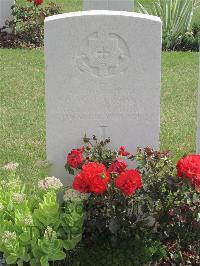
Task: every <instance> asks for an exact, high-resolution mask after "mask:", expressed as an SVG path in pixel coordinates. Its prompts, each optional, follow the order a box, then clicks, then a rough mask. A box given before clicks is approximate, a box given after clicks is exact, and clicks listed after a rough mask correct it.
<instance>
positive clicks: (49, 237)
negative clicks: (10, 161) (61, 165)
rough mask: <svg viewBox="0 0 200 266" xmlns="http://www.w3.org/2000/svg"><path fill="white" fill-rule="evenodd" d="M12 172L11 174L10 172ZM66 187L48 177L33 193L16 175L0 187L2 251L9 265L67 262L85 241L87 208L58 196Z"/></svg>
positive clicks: (12, 175) (79, 201) (8, 178)
mask: <svg viewBox="0 0 200 266" xmlns="http://www.w3.org/2000/svg"><path fill="white" fill-rule="evenodd" d="M8 171H10V170H8ZM61 188H62V183H61V182H60V181H59V180H58V179H57V178H55V177H48V178H46V179H45V180H41V181H39V183H38V188H35V189H34V190H30V189H29V188H28V187H27V186H25V185H23V184H22V182H21V181H20V179H19V178H18V177H17V176H16V174H15V172H13V171H10V174H9V175H8V177H7V179H4V180H3V181H1V183H0V251H1V252H3V253H4V257H5V259H6V262H7V264H17V265H23V263H25V262H27V263H30V265H37V266H39V265H41V266H47V265H49V262H50V261H53V262H54V261H58V260H64V259H65V257H66V253H67V252H68V251H69V250H71V249H73V248H74V247H75V245H76V244H77V243H78V242H79V241H80V240H81V238H82V230H83V228H82V227H83V219H84V216H83V204H82V201H81V200H76V201H71V200H68V201H66V202H65V203H64V204H63V205H62V206H61V204H60V203H59V200H58V194H59V191H60V189H61Z"/></svg>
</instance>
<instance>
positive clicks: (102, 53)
mask: <svg viewBox="0 0 200 266" xmlns="http://www.w3.org/2000/svg"><path fill="white" fill-rule="evenodd" d="M109 54H110V51H107V50H106V49H105V47H104V46H103V48H102V50H101V51H97V55H100V56H101V57H103V58H104V59H106V56H108V55H109Z"/></svg>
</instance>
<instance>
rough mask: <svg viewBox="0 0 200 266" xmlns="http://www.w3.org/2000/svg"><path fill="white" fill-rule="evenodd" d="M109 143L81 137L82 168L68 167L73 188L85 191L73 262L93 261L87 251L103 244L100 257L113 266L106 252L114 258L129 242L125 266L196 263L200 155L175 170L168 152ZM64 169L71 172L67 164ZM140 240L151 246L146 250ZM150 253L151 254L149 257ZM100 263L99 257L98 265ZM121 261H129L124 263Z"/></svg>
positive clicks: (199, 225) (199, 224) (199, 226)
mask: <svg viewBox="0 0 200 266" xmlns="http://www.w3.org/2000/svg"><path fill="white" fill-rule="evenodd" d="M109 142H110V140H109V139H106V140H104V141H98V140H97V138H96V137H95V136H93V138H92V139H89V138H87V137H84V148H83V149H82V154H81V156H82V160H81V164H77V168H76V169H74V168H73V170H76V171H78V173H76V174H75V176H74V181H73V188H74V189H75V190H78V191H79V192H81V193H88V197H87V199H86V200H85V203H84V208H85V212H86V217H85V223H84V226H85V227H84V234H83V239H82V242H81V245H80V249H79V251H78V253H77V256H75V258H76V262H77V261H79V259H80V263H82V260H84V261H85V262H87V261H91V260H92V259H93V260H94V261H95V262H96V256H94V257H93V255H92V251H91V252H90V249H91V248H92V250H95V249H96V248H97V247H98V249H99V248H100V247H101V246H102V247H107V249H108V250H109V252H108V253H106V255H104V257H107V259H108V260H111V261H112V265H118V264H117V263H119V261H120V259H119V258H118V259H117V261H116V264H115V262H114V260H113V258H111V257H110V254H113V255H112V256H114V257H116V258H117V254H115V253H114V251H115V249H116V247H119V246H120V247H121V246H123V243H128V241H129V240H130V239H132V242H131V243H129V246H127V249H128V250H129V249H130V246H132V245H133V246H132V252H131V251H130V253H131V254H132V253H133V254H134V256H133V257H132V256H131V255H130V258H131V262H130V263H131V264H130V265H143V264H145V263H149V262H150V261H151V263H153V261H159V260H160V265H165V264H166V263H170V265H171V264H172V265H173V264H177V265H182V264H183V265H184V263H188V262H190V263H191V265H199V264H200V260H199V248H198V247H199V239H200V230H199V229H200V197H199V193H198V191H199V190H198V188H199V169H200V155H188V156H186V157H183V158H181V159H180V160H179V162H178V163H177V165H176V167H175V166H174V164H173V163H172V161H171V160H170V152H168V151H167V152H163V153H162V152H159V151H154V150H153V149H151V148H145V149H141V148H138V151H137V153H136V154H135V155H132V154H130V153H129V152H128V151H126V148H125V147H124V146H121V147H120V148H119V149H118V150H112V149H110V148H108V144H109ZM78 150H79V149H78ZM70 154H71V153H70ZM67 161H68V160H67ZM128 161H130V163H129V164H128ZM132 161H135V162H136V165H137V167H136V168H135V169H134V168H132V169H131V168H130V166H128V165H131V164H132ZM66 165H67V166H66V169H67V170H68V171H69V172H70V173H73V172H72V171H71V170H72V169H71V167H72V165H71V166H70V164H69V162H67V164H66ZM80 165H82V166H80ZM145 239H148V240H149V241H150V242H149V243H151V244H150V245H149V246H148V247H147V246H146V242H145V241H146V240H145ZM157 241H160V242H157ZM141 246H143V247H145V249H142V248H141ZM146 248H147V250H148V251H147V250H146ZM150 250H151V252H152V251H154V252H155V253H154V255H150V254H153V253H151V252H150V253H148V252H149V251H150ZM146 251H147V253H146ZM112 252H113V253H112ZM118 252H120V251H118ZM134 252H135V253H134ZM83 253H84V254H85V253H86V254H90V255H88V257H87V256H85V255H83ZM97 253H98V252H97ZM104 253H105V250H104ZM95 254H96V253H95ZM155 254H156V255H155ZM81 257H82V258H83V257H84V258H83V259H82V260H81ZM120 257H123V256H122V255H120ZM161 258H162V260H161ZM100 260H101V259H100ZM105 263H106V262H105V261H104V262H103V259H102V260H101V263H100V264H99V265H102V264H105ZM123 263H125V264H126V263H128V262H127V261H126V259H125V261H124V262H123ZM97 265H98V264H97ZM120 265H121V264H120ZM158 265H159V264H158Z"/></svg>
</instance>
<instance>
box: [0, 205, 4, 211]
mask: <svg viewBox="0 0 200 266" xmlns="http://www.w3.org/2000/svg"><path fill="white" fill-rule="evenodd" d="M3 209H4V206H3V204H1V203H0V211H2V210H3Z"/></svg>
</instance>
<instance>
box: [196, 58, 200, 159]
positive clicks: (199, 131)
mask: <svg viewBox="0 0 200 266" xmlns="http://www.w3.org/2000/svg"><path fill="white" fill-rule="evenodd" d="M198 94H199V95H198V114H197V145H196V146H197V147H196V152H197V153H198V154H200V56H199V88H198Z"/></svg>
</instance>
